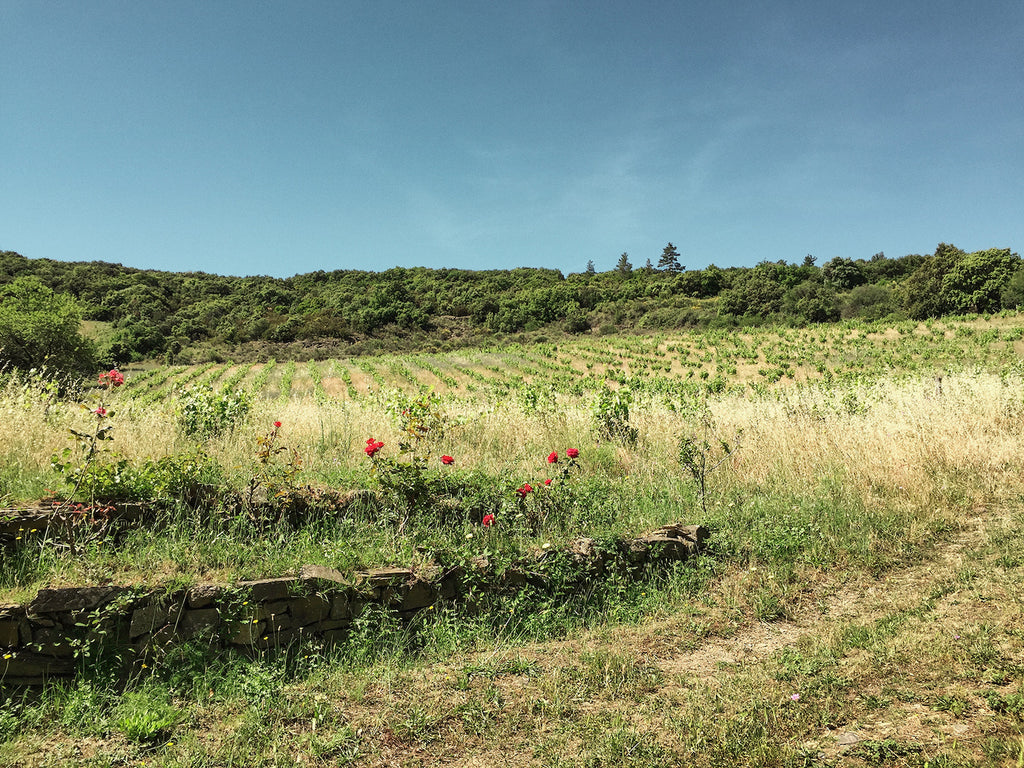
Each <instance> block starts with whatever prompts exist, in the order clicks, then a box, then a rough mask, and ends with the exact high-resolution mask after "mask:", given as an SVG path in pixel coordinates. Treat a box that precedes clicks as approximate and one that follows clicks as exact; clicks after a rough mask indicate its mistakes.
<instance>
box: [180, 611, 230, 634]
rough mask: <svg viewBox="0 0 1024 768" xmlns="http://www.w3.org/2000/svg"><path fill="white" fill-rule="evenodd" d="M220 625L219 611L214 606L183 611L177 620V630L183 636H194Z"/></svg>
mask: <svg viewBox="0 0 1024 768" xmlns="http://www.w3.org/2000/svg"><path fill="white" fill-rule="evenodd" d="M219 625H220V612H219V611H218V610H217V609H216V608H198V609H196V610H194V611H185V612H184V613H183V614H182V615H181V618H180V619H179V620H178V625H177V631H178V634H179V635H180V636H181V637H183V638H186V639H187V638H190V637H195V636H196V635H198V634H200V633H202V632H208V631H210V630H212V629H216V628H217V627H218V626H219Z"/></svg>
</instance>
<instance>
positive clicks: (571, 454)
mask: <svg viewBox="0 0 1024 768" xmlns="http://www.w3.org/2000/svg"><path fill="white" fill-rule="evenodd" d="M565 455H566V456H568V457H569V458H570V459H575V458H576V457H577V456H579V455H580V452H579V451H578V450H577V449H576V448H569V449H568V450H567V451H566V452H565Z"/></svg>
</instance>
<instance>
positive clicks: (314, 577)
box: [299, 565, 348, 589]
mask: <svg viewBox="0 0 1024 768" xmlns="http://www.w3.org/2000/svg"><path fill="white" fill-rule="evenodd" d="M299 578H300V579H302V581H303V582H305V583H306V584H307V586H311V587H313V588H314V589H320V588H324V587H326V588H328V589H329V588H331V587H337V586H339V585H344V584H347V583H348V581H347V580H346V579H345V575H344V574H343V573H342V572H341V571H336V570H334V569H333V568H327V567H326V566H323V565H304V566H302V567H301V568H299Z"/></svg>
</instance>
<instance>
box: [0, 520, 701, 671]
mask: <svg viewBox="0 0 1024 768" xmlns="http://www.w3.org/2000/svg"><path fill="white" fill-rule="evenodd" d="M707 535H708V532H707V529H706V528H704V527H702V526H683V525H671V526H665V527H664V528H659V529H658V530H656V531H654V532H652V533H650V534H648V535H646V536H642V537H639V538H635V539H624V540H622V541H620V542H618V543H617V545H616V546H614V547H607V546H603V547H602V546H599V545H598V542H596V541H594V540H593V539H578V540H576V541H573V542H571V543H570V544H569V545H567V546H566V547H565V548H563V549H560V550H558V551H551V550H549V551H546V552H543V553H540V554H538V556H537V558H536V559H535V560H534V561H533V562H532V564H530V566H523V567H522V568H518V569H508V568H506V569H504V570H502V571H501V572H500V573H499V572H498V571H497V569H496V568H493V567H492V565H491V564H490V563H489V562H488V561H487V559H486V558H478V559H477V560H474V561H473V562H472V563H471V564H470V565H469V566H468V568H469V569H471V570H472V571H473V572H472V573H467V570H466V569H464V568H461V567H454V568H448V569H445V568H443V567H441V566H435V567H432V568H429V569H419V570H413V569H409V568H380V569H376V570H372V571H363V572H358V573H355V574H352V575H349V576H346V575H345V574H342V573H340V572H338V571H336V570H333V569H331V568H325V567H323V566H317V565H307V566H303V567H302V568H301V569H300V570H299V572H298V574H296V575H294V576H285V577H281V578H272V579H260V580H257V581H242V582H239V583H237V584H233V585H221V584H197V585H194V586H191V587H188V588H180V589H167V588H164V589H152V588H141V587H134V586H114V585H107V586H91V587H66V588H59V589H41V590H39V593H38V594H37V595H36V597H35V599H34V600H32V601H31V602H29V603H27V604H24V605H0V687H9V686H21V685H35V684H41V683H43V682H45V681H46V680H48V679H51V678H60V677H70V676H73V675H74V674H75V673H76V671H78V670H80V669H83V668H84V667H85V666H86V665H87V664H88V663H90V661H91V659H93V658H95V654H94V652H95V651H98V650H99V649H100V648H105V649H107V650H109V649H111V648H113V649H116V650H118V651H119V652H120V658H122V659H123V660H124V664H125V666H126V668H127V671H130V669H131V667H133V666H135V667H138V668H141V666H142V665H143V664H147V663H148V662H150V661H152V660H153V659H154V658H155V657H158V656H159V655H161V654H163V653H166V652H167V650H168V649H170V648H173V647H174V646H175V645H178V644H180V643H184V642H188V641H195V640H201V641H202V642H204V643H206V644H207V645H208V647H209V649H210V652H211V653H218V652H221V651H223V650H225V649H228V648H236V649H239V650H243V651H250V652H251V651H254V650H263V649H269V648H283V647H287V646H290V645H292V644H295V643H300V642H303V641H306V640H310V639H313V638H317V639H319V640H321V641H322V642H325V643H334V642H337V641H339V640H341V639H343V638H344V637H345V635H346V633H347V631H348V629H349V627H350V625H351V623H352V621H353V619H355V618H356V617H358V616H359V615H360V613H361V612H362V611H363V610H365V609H366V607H367V606H369V605H376V606H381V607H383V608H386V609H389V610H393V611H395V612H396V613H397V614H398V615H399V616H400V617H402V618H410V617H412V616H413V615H414V614H415V613H416V612H417V611H420V610H423V609H425V608H427V607H429V606H431V605H433V604H434V603H436V602H437V601H438V600H457V599H460V598H462V597H463V596H464V595H465V594H466V590H465V589H464V588H465V587H466V585H468V584H469V583H473V584H476V585H480V584H483V585H485V586H486V587H487V588H489V589H492V590H510V589H521V588H522V587H524V586H525V585H527V584H530V583H537V584H540V583H542V580H543V576H542V574H543V568H540V567H538V566H539V565H540V564H542V563H543V561H544V560H545V559H547V558H551V557H555V556H559V555H560V556H563V557H566V558H567V559H568V561H569V562H570V563H572V564H573V567H574V568H575V569H576V570H577V573H578V575H579V579H580V580H581V581H583V580H586V579H590V578H593V577H594V576H595V575H596V574H604V573H606V572H608V571H609V570H610V569H612V568H623V567H624V568H626V569H636V568H639V567H642V566H643V565H644V564H647V563H650V562H658V561H679V560H685V559H686V558H687V557H689V556H690V555H692V554H694V553H696V552H697V551H698V550H699V549H700V547H701V545H702V543H703V542H704V540H705V539H706V538H707Z"/></svg>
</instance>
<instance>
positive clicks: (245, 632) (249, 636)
mask: <svg viewBox="0 0 1024 768" xmlns="http://www.w3.org/2000/svg"><path fill="white" fill-rule="evenodd" d="M266 628H267V626H266V622H262V621H255V622H253V621H247V622H242V623H240V624H239V625H238V631H237V632H236V633H235V635H234V636H233V637H232V638H231V640H229V641H228V642H230V643H232V644H233V645H255V644H256V641H257V640H258V639H259V638H261V637H263V635H264V634H265V633H266Z"/></svg>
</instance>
